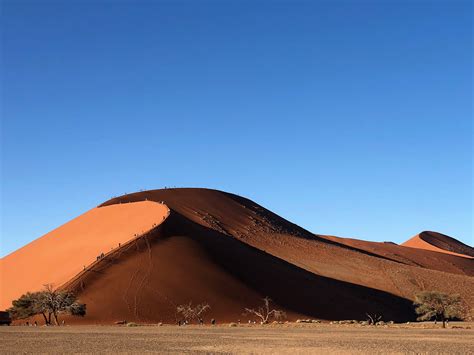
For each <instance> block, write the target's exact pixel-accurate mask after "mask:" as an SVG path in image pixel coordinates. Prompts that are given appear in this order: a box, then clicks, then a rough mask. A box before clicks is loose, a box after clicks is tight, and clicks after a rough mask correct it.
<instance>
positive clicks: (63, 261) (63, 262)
mask: <svg viewBox="0 0 474 355" xmlns="http://www.w3.org/2000/svg"><path fill="white" fill-rule="evenodd" d="M167 214H168V208H167V207H166V206H164V205H162V204H159V203H156V202H150V201H144V202H138V203H133V204H119V205H113V206H109V207H106V208H93V209H92V210H90V211H88V212H86V213H84V214H83V215H81V216H79V217H77V218H75V219H73V220H72V221H70V222H68V223H66V224H64V225H62V226H61V227H59V228H57V229H55V230H53V231H51V232H49V233H48V234H46V235H44V236H43V237H41V238H39V239H36V240H35V241H33V242H31V243H29V244H28V245H25V246H24V247H22V248H21V249H18V250H17V251H15V252H14V253H11V254H10V255H7V256H5V257H4V258H2V259H1V260H0V270H2V282H1V284H2V289H1V298H0V309H4V308H7V307H9V306H10V305H11V300H12V299H14V298H17V297H19V296H21V295H22V294H23V293H25V292H27V291H37V290H39V289H41V288H42V287H43V285H44V284H47V283H50V284H53V285H55V286H60V285H62V284H63V283H65V282H66V281H69V280H70V279H71V278H72V277H73V276H75V275H76V274H78V273H79V272H80V271H81V270H83V268H84V266H86V267H88V266H89V265H90V264H92V263H93V262H94V261H96V258H97V256H98V255H100V254H101V253H109V252H110V251H111V250H112V249H115V248H118V246H119V243H120V244H121V245H122V244H125V243H126V242H127V241H129V240H130V239H133V238H134V235H135V234H141V233H143V232H145V231H148V230H150V229H152V228H154V227H153V225H154V224H157V225H158V224H160V223H161V222H162V221H163V219H164V218H165V216H167Z"/></svg>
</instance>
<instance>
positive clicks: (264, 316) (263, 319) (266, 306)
mask: <svg viewBox="0 0 474 355" xmlns="http://www.w3.org/2000/svg"><path fill="white" fill-rule="evenodd" d="M271 302H272V300H271V299H270V298H269V297H265V298H264V299H263V305H262V306H260V307H259V308H258V309H254V308H245V314H251V315H255V316H257V317H258V318H259V319H260V323H261V324H267V323H268V321H269V320H270V319H272V318H274V319H276V320H279V319H283V318H285V317H286V313H285V312H283V311H280V310H277V309H270V303H271Z"/></svg>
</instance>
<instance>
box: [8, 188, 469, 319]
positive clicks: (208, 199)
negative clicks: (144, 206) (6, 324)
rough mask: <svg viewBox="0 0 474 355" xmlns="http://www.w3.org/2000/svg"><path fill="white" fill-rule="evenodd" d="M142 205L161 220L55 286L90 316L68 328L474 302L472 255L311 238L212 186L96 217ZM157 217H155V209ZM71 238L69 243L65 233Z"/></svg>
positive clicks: (151, 196)
mask: <svg viewBox="0 0 474 355" xmlns="http://www.w3.org/2000/svg"><path fill="white" fill-rule="evenodd" d="M140 201H156V202H160V201H164V203H165V204H166V206H167V207H169V209H170V215H169V217H168V218H166V219H165V220H164V221H163V223H161V224H160V225H159V226H158V227H156V228H154V229H152V230H150V231H149V232H148V233H145V234H144V235H143V236H141V237H139V238H136V239H134V240H132V241H130V242H129V243H125V244H124V245H122V246H121V247H120V248H116V249H114V250H113V251H111V252H110V253H109V254H108V255H107V256H106V257H104V258H103V259H101V260H99V261H98V262H96V263H94V264H93V265H91V267H89V268H87V269H86V270H85V271H81V272H79V274H78V275H76V276H74V277H72V276H71V275H70V276H69V277H71V279H70V280H69V281H67V282H66V283H65V284H64V285H63V287H65V288H69V289H72V290H74V291H75V292H76V293H77V294H78V296H79V298H80V300H81V301H82V302H84V303H86V304H87V309H88V313H87V316H86V317H85V318H82V319H81V318H74V319H72V318H71V319H68V322H73V321H74V322H80V323H111V322H114V321H117V320H127V321H139V322H159V321H164V322H173V321H175V316H176V315H175V312H174V311H175V308H176V305H177V304H181V303H185V302H189V301H193V302H195V303H197V302H203V301H206V302H209V303H210V305H211V307H212V308H211V311H210V312H209V314H208V317H214V318H216V319H218V321H237V320H238V319H241V320H242V321H245V319H246V318H245V317H244V316H243V315H242V312H243V309H244V307H249V306H254V305H257V304H258V303H259V299H260V298H262V297H264V296H270V297H271V298H272V299H273V300H274V301H275V302H276V303H277V305H278V307H279V308H281V309H283V310H285V311H287V313H288V315H289V318H290V319H294V318H295V317H302V316H304V317H314V318H321V319H365V313H366V312H372V313H382V314H383V315H384V318H385V320H396V321H403V320H410V319H413V318H414V314H413V308H412V304H411V303H412V300H413V297H414V295H415V293H416V292H419V291H420V290H433V289H436V290H440V291H446V292H450V293H453V292H456V293H459V294H460V295H461V296H462V297H463V298H464V300H465V301H466V302H467V303H468V304H469V305H470V306H471V307H472V306H473V305H474V296H473V295H472V289H474V278H473V277H472V276H473V275H474V264H473V260H471V259H468V258H462V257H458V256H454V255H448V254H441V253H434V252H432V251H425V250H420V249H413V248H405V247H401V246H396V245H389V244H387V243H369V242H365V243H368V244H363V243H364V242H363V241H356V242H348V241H354V240H346V239H342V238H336V237H327V236H318V235H314V234H312V233H310V232H308V231H306V230H304V229H303V228H300V227H298V226H297V225H295V224H293V223H291V222H288V221H286V220H285V219H283V218H281V217H279V216H277V215H275V214H274V213H272V212H270V211H268V210H266V209H265V208H263V207H261V206H259V205H257V204H256V203H254V202H252V201H250V200H248V199H245V198H242V197H239V196H236V195H233V194H229V193H224V192H220V191H215V190H207V189H166V190H153V191H146V192H139V193H134V194H129V195H125V196H121V197H118V198H115V199H112V200H110V201H107V202H105V203H104V204H103V205H101V207H99V208H98V210H102V209H104V210H106V209H109V208H113V207H117V206H118V207H120V206H129V208H130V209H132V210H133V209H134V207H133V206H138V205H139V204H137V203H131V204H129V202H140ZM142 203H143V202H142ZM145 203H146V202H145ZM150 203H151V202H148V204H150ZM158 206H161V207H162V208H166V207H164V206H162V205H158ZM147 211H149V210H147ZM150 213H151V212H150ZM150 217H151V216H150ZM156 217H157V220H159V221H160V220H163V210H160V211H156ZM79 218H81V217H79ZM112 219H113V218H112ZM73 222H74V221H72V222H70V223H73ZM144 223H145V222H144ZM147 223H148V225H149V224H150V222H149V221H148V222H147ZM111 224H112V225H113V224H114V223H111ZM145 224H146V223H145ZM110 228H115V227H113V226H111V227H110ZM138 229H140V228H138ZM104 233H108V232H107V231H104ZM73 234H74V235H73ZM45 237H46V236H45ZM45 237H43V238H45ZM43 238H40V239H39V240H42V239H43ZM67 238H69V239H70V240H73V239H74V238H77V234H76V233H75V231H74V230H73V229H72V230H71V231H70V234H68V237H67ZM39 240H38V241H39ZM45 243H46V242H45ZM54 243H55V241H48V242H47V243H46V244H45V245H47V246H48V248H49V247H52V246H53V245H54ZM361 243H362V244H361ZM21 250H22V249H20V250H19V251H18V252H20V251H21ZM18 252H16V253H18ZM66 254H67V253H66ZM12 255H15V253H13V254H11V255H10V256H7V257H6V258H8V257H11V256H12ZM33 255H34V253H31V254H29V256H30V257H33ZM92 256H95V254H92ZM6 258H5V259H6ZM4 265H5V264H3V265H2V267H4ZM17 265H18V264H14V263H10V265H9V266H8V270H7V273H10V274H11V275H18V274H17V273H16V271H15V270H16V266H17ZM448 266H449V267H448ZM78 267H79V269H80V268H82V265H79V266H78ZM75 270H76V271H77V268H76V269H75ZM448 276H449V277H448ZM19 277H22V276H19ZM24 277H25V278H28V276H27V275H26V273H25V275H24ZM49 278H50V274H49V272H45V273H43V274H42V276H41V277H39V279H41V282H42V283H45V282H50V281H48V279H49ZM39 279H38V280H37V284H38V283H40V282H39V281H40V280H39ZM26 283H27V284H28V285H29V284H30V282H29V281H28V282H26ZM7 284H8V283H7ZM31 284H32V283H31ZM40 284H41V283H40ZM5 290H6V288H4V290H2V291H1V292H2V300H5V301H9V300H11V298H12V297H13V296H14V295H13V294H12V293H6V292H5ZM4 307H5V306H4Z"/></svg>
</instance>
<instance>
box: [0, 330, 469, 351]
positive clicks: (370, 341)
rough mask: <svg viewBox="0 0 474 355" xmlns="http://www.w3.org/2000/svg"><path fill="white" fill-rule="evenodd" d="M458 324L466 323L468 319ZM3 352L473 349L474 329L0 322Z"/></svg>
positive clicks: (0, 347) (0, 342)
mask: <svg viewBox="0 0 474 355" xmlns="http://www.w3.org/2000/svg"><path fill="white" fill-rule="evenodd" d="M458 326H460V327H464V328H466V327H467V326H469V325H466V324H465V323H463V324H460V325H458ZM471 328H473V327H472V325H471ZM0 352H1V353H97V352H101V353H145V352H154V353H174V354H175V353H259V354H260V353H305V354H307V353H327V352H332V353H351V354H354V353H369V352H370V353H384V354H386V353H404V354H406V353H418V354H420V353H426V354H428V353H430V354H432V353H450V354H453V353H459V354H469V353H470V354H474V329H458V328H451V329H441V328H433V327H431V328H423V327H421V326H403V327H400V326H396V325H394V326H390V327H360V326H357V325H356V326H354V325H329V324H317V325H316V324H315V325H311V324H307V325H306V324H304V325H303V324H290V325H288V324H285V325H269V326H238V327H228V326H224V325H223V326H216V327H211V326H201V327H199V326H186V327H177V326H161V327H159V326H139V327H124V326H65V327H21V326H17V327H0Z"/></svg>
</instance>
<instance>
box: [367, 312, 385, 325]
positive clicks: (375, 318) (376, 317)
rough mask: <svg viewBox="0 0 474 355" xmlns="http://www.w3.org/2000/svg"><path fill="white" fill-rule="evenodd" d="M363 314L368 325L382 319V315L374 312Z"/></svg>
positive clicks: (375, 323)
mask: <svg viewBox="0 0 474 355" xmlns="http://www.w3.org/2000/svg"><path fill="white" fill-rule="evenodd" d="M365 315H366V316H367V322H368V324H369V325H377V324H378V323H379V322H380V321H381V320H382V316H381V315H380V314H377V313H375V314H369V313H366V314H365Z"/></svg>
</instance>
